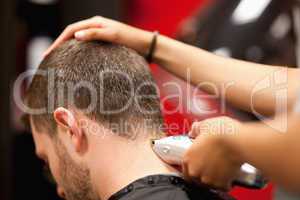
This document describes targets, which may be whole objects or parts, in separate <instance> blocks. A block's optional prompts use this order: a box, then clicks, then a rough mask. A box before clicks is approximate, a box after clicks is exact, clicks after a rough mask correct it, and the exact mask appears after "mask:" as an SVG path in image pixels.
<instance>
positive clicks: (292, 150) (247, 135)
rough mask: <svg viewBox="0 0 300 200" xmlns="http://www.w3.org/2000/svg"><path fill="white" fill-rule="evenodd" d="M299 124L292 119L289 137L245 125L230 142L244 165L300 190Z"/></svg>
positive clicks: (251, 125) (292, 188)
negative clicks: (252, 166) (255, 168)
mask: <svg viewBox="0 0 300 200" xmlns="http://www.w3.org/2000/svg"><path fill="white" fill-rule="evenodd" d="M299 122H300V117H299V116H298V117H295V116H291V117H289V119H288V128H287V131H286V133H279V132H278V131H276V130H275V129H273V128H270V127H269V126H268V125H264V124H249V125H245V126H242V128H241V130H239V133H238V134H237V135H234V136H232V137H230V139H228V140H227V141H228V144H230V146H231V147H232V148H233V149H234V152H235V153H236V154H237V155H238V156H239V157H240V158H241V159H242V160H243V161H245V162H248V163H250V164H252V165H254V166H256V167H257V168H258V169H260V170H262V172H263V174H264V175H265V176H266V177H269V178H270V179H271V181H275V182H276V183H278V184H280V185H282V186H284V187H286V188H288V189H291V190H296V189H299V188H300V173H299V169H300V158H299V152H300V145H299V143H300V134H299V133H298V132H297V130H299V128H300V123H299ZM275 123H277V125H278V124H280V123H282V121H277V122H275Z"/></svg>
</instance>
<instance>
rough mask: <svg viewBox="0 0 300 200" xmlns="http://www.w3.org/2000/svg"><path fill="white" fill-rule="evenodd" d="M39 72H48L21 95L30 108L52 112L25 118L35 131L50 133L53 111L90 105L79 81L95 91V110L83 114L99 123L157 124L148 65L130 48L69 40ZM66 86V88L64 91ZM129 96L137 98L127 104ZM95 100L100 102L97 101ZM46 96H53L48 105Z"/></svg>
mask: <svg viewBox="0 0 300 200" xmlns="http://www.w3.org/2000/svg"><path fill="white" fill-rule="evenodd" d="M38 69H39V70H43V71H46V72H47V73H46V75H40V74H35V76H34V77H33V80H32V83H31V85H30V87H29V89H28V91H27V93H26V104H27V106H28V107H29V108H49V106H50V107H51V106H52V108H53V109H52V110H51V109H50V110H49V109H48V111H47V113H43V114H30V115H31V116H32V119H33V122H34V125H35V127H36V128H47V130H49V132H55V130H56V124H55V121H54V119H53V115H52V113H53V111H54V109H55V108H57V107H60V106H63V107H67V108H70V107H76V109H78V110H79V111H81V110H84V109H86V108H87V107H88V105H91V102H93V99H92V97H93V96H92V95H91V91H90V90H88V88H87V87H82V86H79V87H78V85H76V84H77V83H80V82H81V83H89V84H88V85H89V86H91V87H92V88H93V89H94V91H96V92H97V99H96V101H95V103H96V104H95V105H96V106H95V107H94V109H93V110H91V111H90V112H89V113H86V115H87V116H88V117H90V118H92V119H95V120H97V121H98V122H100V123H101V124H102V123H103V124H106V125H110V124H112V123H114V124H118V125H120V127H121V126H123V125H124V123H130V124H133V123H134V125H137V124H139V123H140V122H143V123H144V122H145V121H147V124H148V125H150V127H152V128H153V127H155V128H159V127H160V126H161V125H162V116H161V110H160V102H159V97H158V94H157V90H156V87H155V82H154V80H153V77H152V75H151V73H150V70H149V68H148V64H147V63H146V61H145V60H144V58H143V57H141V56H140V55H139V54H137V53H136V52H135V51H133V50H131V49H129V48H126V47H124V46H120V45H116V44H111V43H105V42H99V41H97V42H96V41H93V42H80V41H76V40H74V39H73V40H70V41H67V42H65V43H64V44H63V45H61V46H60V47H59V48H57V49H55V50H54V51H53V52H52V53H51V54H50V55H48V56H47V57H46V58H45V59H44V60H43V61H42V63H41V64H40V66H39V68H38ZM104 72H105V73H104ZM100 75H101V76H100ZM51 77H52V78H53V79H52V80H50V79H51ZM49 80H50V82H49ZM68 85H71V86H70V87H68V88H67V90H66V88H65V87H67V86H68ZM70 90H71V91H73V92H74V95H73V97H72V98H73V101H72V102H70V100H69V99H68V94H69V93H68V92H70ZM62 91H63V92H62ZM132 91H134V95H135V96H137V95H139V98H136V99H135V100H136V101H132V102H131V103H130V105H128V102H130V100H131V99H132V98H133V96H132V95H133V93H132ZM62 94H63V98H62ZM59 95H61V96H59ZM99 95H100V96H101V97H102V98H101V99H100V98H98V97H99ZM49 96H51V97H53V102H52V103H50V102H49ZM50 104H53V105H50ZM126 106H127V107H126ZM124 107H126V109H123V110H122V111H120V112H116V113H108V112H107V111H115V110H118V109H121V108H124ZM129 132H130V131H129ZM120 134H129V133H128V132H126V131H125V132H122V133H120Z"/></svg>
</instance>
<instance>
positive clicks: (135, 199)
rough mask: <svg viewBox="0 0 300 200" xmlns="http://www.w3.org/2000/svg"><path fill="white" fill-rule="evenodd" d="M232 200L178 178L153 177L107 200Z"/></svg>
mask: <svg viewBox="0 0 300 200" xmlns="http://www.w3.org/2000/svg"><path fill="white" fill-rule="evenodd" d="M127 199H128V200H160V199H162V200H232V199H233V198H232V197H230V196H229V195H227V194H225V193H221V192H217V191H214V190H210V189H208V188H204V187H200V186H199V185H194V184H190V183H187V182H186V181H184V180H183V179H182V178H180V177H178V176H171V175H153V176H147V177H145V178H142V179H139V180H137V181H135V182H133V183H131V184H130V185H128V186H127V187H125V188H123V189H122V190H121V191H119V192H117V193H116V194H114V195H113V196H111V197H110V198H109V200H127Z"/></svg>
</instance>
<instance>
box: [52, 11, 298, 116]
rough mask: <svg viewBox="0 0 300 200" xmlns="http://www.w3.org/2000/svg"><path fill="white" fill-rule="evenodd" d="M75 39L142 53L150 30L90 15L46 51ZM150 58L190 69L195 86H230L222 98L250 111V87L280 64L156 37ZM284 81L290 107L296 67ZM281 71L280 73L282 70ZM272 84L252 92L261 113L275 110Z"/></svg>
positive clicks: (178, 70) (174, 69)
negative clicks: (231, 56) (218, 53)
mask: <svg viewBox="0 0 300 200" xmlns="http://www.w3.org/2000/svg"><path fill="white" fill-rule="evenodd" d="M74 36H75V38H77V39H79V40H104V41H109V42H115V43H119V44H122V45H125V46H128V47H130V48H133V49H135V50H136V51H138V52H139V53H140V54H142V55H146V54H147V51H148V49H149V46H150V43H151V40H152V33H151V32H147V31H143V30H140V29H137V28H134V27H131V26H128V25H125V24H122V23H120V22H116V21H113V20H110V19H106V18H103V17H94V18H92V19H88V20H84V21H81V22H78V23H75V24H73V25H70V26H69V27H67V28H66V30H65V31H64V32H63V33H62V34H61V36H60V37H59V38H58V39H57V40H56V41H55V42H54V44H53V45H52V46H51V47H50V48H49V50H48V51H47V52H46V54H48V53H49V52H50V51H51V50H52V49H53V48H56V47H57V46H58V45H59V44H61V43H62V42H64V41H65V40H67V39H69V38H72V37H74ZM154 60H155V62H156V63H158V64H159V65H160V66H162V67H164V68H165V69H167V70H168V71H170V72H171V73H173V74H175V75H176V76H179V77H181V78H183V79H186V78H187V77H186V74H187V72H188V71H190V74H191V82H192V83H193V84H195V85H198V84H200V83H203V82H209V83H210V84H213V85H215V86H216V87H224V86H228V84H230V83H233V85H232V86H230V87H229V88H227V90H226V100H227V101H228V102H230V103H232V104H233V105H235V106H236V107H239V108H241V109H243V110H246V111H252V109H251V108H252V107H251V97H252V96H253V95H252V92H253V89H254V88H255V87H256V86H257V84H258V83H259V82H260V81H261V80H263V79H264V78H266V77H268V76H270V77H274V74H275V72H278V71H279V70H282V69H284V68H282V67H274V66H266V65H260V64H253V63H248V62H243V61H238V60H234V59H228V58H222V57H219V56H216V55H213V54H211V53H209V52H206V51H204V50H201V49H198V48H195V47H192V46H189V45H186V44H184V43H181V42H178V41H176V40H173V39H170V38H167V37H165V36H159V38H158V43H157V48H156V52H155V55H154ZM285 72H286V75H287V77H288V79H287V80H288V81H287V82H286V85H285V87H286V88H287V89H288V106H289V108H291V107H292V105H293V103H294V101H295V98H296V96H297V91H298V89H300V87H299V85H300V83H298V82H299V81H298V80H299V77H300V73H299V70H298V69H286V71H285ZM285 72H283V71H281V72H280V74H283V75H284V73H285ZM201 89H203V90H204V91H206V92H208V93H215V92H216V91H215V89H212V87H209V86H208V85H205V84H203V85H202V87H201ZM275 90H276V87H275V86H272V85H271V86H270V87H268V88H266V89H265V90H262V91H260V92H256V93H255V95H254V104H253V107H254V109H255V110H256V111H257V112H259V113H261V114H273V113H274V110H275V102H276V99H275V96H274V91H275Z"/></svg>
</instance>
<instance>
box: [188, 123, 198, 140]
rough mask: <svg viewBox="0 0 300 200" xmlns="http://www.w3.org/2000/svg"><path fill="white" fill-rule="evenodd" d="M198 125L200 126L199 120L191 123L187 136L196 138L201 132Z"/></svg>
mask: <svg viewBox="0 0 300 200" xmlns="http://www.w3.org/2000/svg"><path fill="white" fill-rule="evenodd" d="M200 127H201V122H194V123H193V124H192V128H191V130H190V132H189V137H190V138H196V137H197V136H198V135H199V134H200V132H201V128H200Z"/></svg>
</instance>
